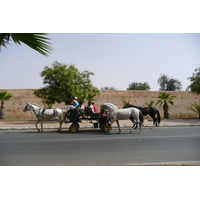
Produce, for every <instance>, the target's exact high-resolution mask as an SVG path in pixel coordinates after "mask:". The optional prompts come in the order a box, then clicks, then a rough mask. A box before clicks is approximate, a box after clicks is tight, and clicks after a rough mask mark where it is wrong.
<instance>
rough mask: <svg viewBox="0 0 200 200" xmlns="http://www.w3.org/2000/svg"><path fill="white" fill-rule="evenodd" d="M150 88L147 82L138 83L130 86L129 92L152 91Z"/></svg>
mask: <svg viewBox="0 0 200 200" xmlns="http://www.w3.org/2000/svg"><path fill="white" fill-rule="evenodd" d="M150 89H151V88H150V86H149V84H148V83H147V82H144V83H141V82H139V83H137V82H132V83H130V84H129V86H128V88H127V90H150Z"/></svg>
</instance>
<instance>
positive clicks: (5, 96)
mask: <svg viewBox="0 0 200 200" xmlns="http://www.w3.org/2000/svg"><path fill="white" fill-rule="evenodd" d="M11 97H12V95H11V94H10V93H8V92H7V91H1V92H0V100H1V107H0V119H5V112H4V101H8V100H9V99H10V98H11Z"/></svg>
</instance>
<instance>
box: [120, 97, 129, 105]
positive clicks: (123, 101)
mask: <svg viewBox="0 0 200 200" xmlns="http://www.w3.org/2000/svg"><path fill="white" fill-rule="evenodd" d="M120 100H121V101H122V103H123V105H124V106H125V105H126V104H128V103H129V102H130V99H129V100H128V101H126V99H125V98H124V97H122V98H121V99H120Z"/></svg>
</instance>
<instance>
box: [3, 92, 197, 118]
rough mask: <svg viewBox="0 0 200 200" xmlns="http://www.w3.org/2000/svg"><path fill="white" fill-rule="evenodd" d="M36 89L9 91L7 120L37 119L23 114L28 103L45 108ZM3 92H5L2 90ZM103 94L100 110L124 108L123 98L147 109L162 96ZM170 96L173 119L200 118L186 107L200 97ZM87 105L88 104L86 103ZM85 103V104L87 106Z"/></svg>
mask: <svg viewBox="0 0 200 200" xmlns="http://www.w3.org/2000/svg"><path fill="white" fill-rule="evenodd" d="M34 90H35V89H8V90H6V91H8V92H9V93H11V94H12V95H13V97H12V98H11V99H10V100H9V101H6V102H5V104H4V107H5V113H6V118H22V119H32V118H35V117H34V115H33V114H32V113H31V112H23V108H24V106H25V104H26V102H32V103H36V104H38V105H40V106H41V107H43V105H42V102H41V99H39V98H37V97H35V96H34V95H33V91H34ZM0 91H3V90H0ZM100 92H101V94H100V95H98V96H96V97H95V99H96V101H95V104H96V105H97V107H98V109H99V108H100V105H101V103H103V102H110V103H113V104H115V105H117V106H118V107H120V108H121V107H122V106H123V104H122V101H121V100H120V99H121V98H122V97H124V98H125V99H126V101H128V100H130V103H131V104H134V105H137V106H142V107H145V103H149V102H150V101H154V102H155V103H156V102H157V100H158V98H157V96H158V95H159V94H160V91H142V90H135V91H134V90H126V91H123V90H101V91H100ZM169 93H170V95H174V96H176V98H174V105H173V106H172V105H169V114H170V117H171V118H197V117H198V116H197V115H196V114H195V113H194V112H192V111H189V110H188V109H187V108H186V106H190V103H195V102H196V103H198V102H199V100H200V95H197V94H193V93H189V92H183V91H173V92H169ZM86 103H87V102H86ZM86 103H85V104H86ZM53 107H54V108H56V107H57V108H66V107H67V106H66V105H65V104H64V103H62V104H55V105H53ZM154 107H156V108H157V109H158V110H159V111H160V114H161V116H162V117H163V109H162V107H160V106H158V105H155V104H154Z"/></svg>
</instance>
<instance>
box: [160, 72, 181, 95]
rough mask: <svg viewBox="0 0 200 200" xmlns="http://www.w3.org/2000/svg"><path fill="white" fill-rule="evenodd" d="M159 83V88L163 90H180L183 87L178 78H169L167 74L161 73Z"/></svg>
mask: <svg viewBox="0 0 200 200" xmlns="http://www.w3.org/2000/svg"><path fill="white" fill-rule="evenodd" d="M157 83H158V84H159V85H160V88H159V90H163V91H178V90H181V89H182V83H181V82H180V81H179V80H178V79H174V78H169V77H168V75H166V74H161V75H160V78H159V79H158V80H157Z"/></svg>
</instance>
